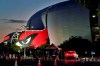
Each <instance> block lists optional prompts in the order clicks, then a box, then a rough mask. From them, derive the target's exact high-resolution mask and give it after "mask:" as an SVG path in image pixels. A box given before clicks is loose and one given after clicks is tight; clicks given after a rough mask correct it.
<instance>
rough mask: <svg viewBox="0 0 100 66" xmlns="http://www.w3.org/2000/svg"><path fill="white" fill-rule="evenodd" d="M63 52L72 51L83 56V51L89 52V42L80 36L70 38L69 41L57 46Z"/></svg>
mask: <svg viewBox="0 0 100 66" xmlns="http://www.w3.org/2000/svg"><path fill="white" fill-rule="evenodd" d="M59 47H60V48H62V50H63V51H68V50H74V51H76V52H77V53H78V54H79V55H83V56H84V54H85V51H90V50H91V42H90V41H89V40H88V39H83V38H82V37H80V36H72V37H70V38H69V40H65V41H64V42H63V43H62V44H61V45H59Z"/></svg>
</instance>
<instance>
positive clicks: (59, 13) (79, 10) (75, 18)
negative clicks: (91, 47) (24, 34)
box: [27, 0, 91, 45]
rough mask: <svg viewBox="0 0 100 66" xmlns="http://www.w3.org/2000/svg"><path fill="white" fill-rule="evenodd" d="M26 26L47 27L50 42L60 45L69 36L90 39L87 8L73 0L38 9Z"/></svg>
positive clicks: (30, 27)
mask: <svg viewBox="0 0 100 66" xmlns="http://www.w3.org/2000/svg"><path fill="white" fill-rule="evenodd" d="M27 26H28V27H29V30H36V29H39V30H42V29H44V28H46V27H47V28H48V35H49V38H50V44H52V43H53V44H55V45H60V44H61V43H62V42H63V41H65V40H68V39H69V38H70V37H71V36H81V37H83V38H84V39H89V40H91V29H90V21H89V10H88V9H87V8H85V7H84V6H82V5H81V4H79V3H76V2H74V1H73V0H71V1H65V2H61V3H58V4H55V5H52V6H49V7H47V8H44V9H42V10H40V11H38V12H37V13H35V14H34V15H33V16H32V17H31V18H30V19H29V21H28V23H27ZM33 27H34V28H33Z"/></svg>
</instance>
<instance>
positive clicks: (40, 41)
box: [19, 29, 48, 48]
mask: <svg viewBox="0 0 100 66" xmlns="http://www.w3.org/2000/svg"><path fill="white" fill-rule="evenodd" d="M34 34H37V35H36V36H35V37H34V38H32V39H31V41H30V46H31V47H35V48H37V47H39V46H41V45H44V44H46V43H47V39H48V30H47V29H43V30H27V31H24V32H22V33H21V35H20V36H19V40H20V41H23V40H24V39H27V37H31V36H32V35H34Z"/></svg>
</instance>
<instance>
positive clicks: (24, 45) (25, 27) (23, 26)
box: [21, 25, 27, 58]
mask: <svg viewBox="0 0 100 66" xmlns="http://www.w3.org/2000/svg"><path fill="white" fill-rule="evenodd" d="M21 27H22V28H24V32H25V34H24V40H25V38H26V29H27V26H25V25H22V26H21ZM26 46H27V45H26V42H25V44H23V47H24V58H25V57H26Z"/></svg>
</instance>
